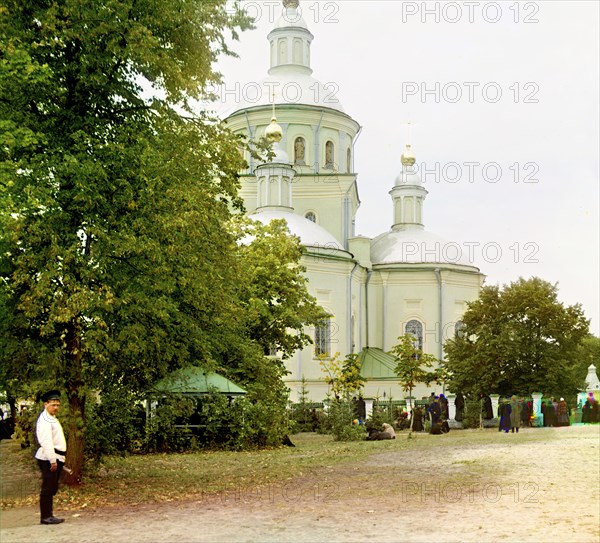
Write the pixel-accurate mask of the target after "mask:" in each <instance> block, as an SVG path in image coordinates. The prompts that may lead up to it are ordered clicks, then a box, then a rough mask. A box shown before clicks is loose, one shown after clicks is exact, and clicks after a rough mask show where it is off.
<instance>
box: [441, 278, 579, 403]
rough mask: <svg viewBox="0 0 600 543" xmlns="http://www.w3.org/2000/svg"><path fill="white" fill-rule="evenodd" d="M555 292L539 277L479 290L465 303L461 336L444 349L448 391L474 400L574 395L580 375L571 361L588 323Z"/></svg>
mask: <svg viewBox="0 0 600 543" xmlns="http://www.w3.org/2000/svg"><path fill="white" fill-rule="evenodd" d="M557 293H558V289H557V287H556V286H555V285H551V284H550V283H548V282H546V281H543V280H542V279H539V278H532V279H528V280H525V279H519V280H518V281H516V282H514V283H511V284H510V285H508V286H505V287H504V288H503V289H500V288H499V287H498V286H487V287H484V288H483V289H482V290H481V293H480V296H479V299H478V300H476V301H475V302H472V303H470V304H469V308H468V310H467V311H466V313H465V315H464V317H463V322H464V328H463V329H462V333H461V334H460V335H457V337H455V338H454V339H450V340H448V341H447V342H446V343H445V345H444V349H445V352H446V361H445V366H446V369H447V371H448V373H449V377H448V387H449V388H450V389H451V390H462V391H463V392H465V393H470V394H472V395H475V396H478V395H479V394H481V393H484V394H489V393H497V394H500V395H507V394H512V393H514V394H518V395H528V394H530V393H531V392H536V391H539V392H548V393H551V394H556V395H563V396H567V395H570V394H574V393H576V392H577V389H578V388H579V387H580V386H581V381H582V376H581V375H576V369H575V366H574V365H573V360H572V359H573V353H575V352H577V349H578V348H579V346H580V345H581V342H582V340H583V339H584V338H585V337H586V335H587V333H588V321H587V320H586V319H585V317H584V314H583V311H582V309H581V307H580V306H579V305H575V306H564V305H563V304H562V303H560V302H559V301H558V297H557ZM583 377H585V375H583Z"/></svg>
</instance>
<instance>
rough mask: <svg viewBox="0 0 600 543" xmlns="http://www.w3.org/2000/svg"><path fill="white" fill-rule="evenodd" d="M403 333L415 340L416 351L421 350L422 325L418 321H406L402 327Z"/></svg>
mask: <svg viewBox="0 0 600 543" xmlns="http://www.w3.org/2000/svg"><path fill="white" fill-rule="evenodd" d="M404 333H405V334H410V335H411V336H413V337H414V338H415V347H416V348H417V349H423V325H422V324H421V323H420V322H419V321H417V320H412V321H408V322H407V323H406V326H405V327H404Z"/></svg>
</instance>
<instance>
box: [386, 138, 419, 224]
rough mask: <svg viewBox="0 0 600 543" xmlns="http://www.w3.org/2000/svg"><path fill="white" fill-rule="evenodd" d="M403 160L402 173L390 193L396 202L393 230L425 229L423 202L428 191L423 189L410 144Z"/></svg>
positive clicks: (403, 155)
mask: <svg viewBox="0 0 600 543" xmlns="http://www.w3.org/2000/svg"><path fill="white" fill-rule="evenodd" d="M401 160H402V171H401V172H400V175H398V177H397V178H396V183H395V185H394V188H393V189H392V190H391V191H390V195H391V197H392V201H393V202H394V224H393V225H392V230H403V229H406V228H423V202H424V201H425V198H426V196H427V191H426V190H425V189H424V188H423V185H422V182H421V178H420V177H419V176H418V175H417V174H416V173H415V170H414V165H415V156H414V154H413V152H412V150H411V148H410V144H407V145H406V150H405V151H404V153H403V154H402V157H401Z"/></svg>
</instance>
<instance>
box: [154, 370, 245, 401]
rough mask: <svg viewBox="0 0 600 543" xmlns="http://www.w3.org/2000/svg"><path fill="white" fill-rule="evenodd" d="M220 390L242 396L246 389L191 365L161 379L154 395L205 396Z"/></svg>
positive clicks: (222, 392)
mask: <svg viewBox="0 0 600 543" xmlns="http://www.w3.org/2000/svg"><path fill="white" fill-rule="evenodd" d="M214 392H218V393H219V394H223V395H225V396H242V395H244V394H246V391H245V390H244V389H243V388H242V387H240V386H238V385H236V384H235V383H234V382H233V381H230V380H229V379H227V378H226V377H223V376H222V375H219V374H218V373H214V372H212V371H205V370H204V369H202V368H200V367H198V366H190V367H187V368H181V369H179V370H176V371H174V372H173V373H171V374H170V375H168V376H167V377H165V378H164V379H162V380H160V381H159V382H158V383H156V384H155V385H154V387H153V388H152V393H153V394H154V395H161V394H182V395H184V396H203V395H205V394H211V393H214Z"/></svg>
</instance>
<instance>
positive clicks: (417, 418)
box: [412, 406, 423, 432]
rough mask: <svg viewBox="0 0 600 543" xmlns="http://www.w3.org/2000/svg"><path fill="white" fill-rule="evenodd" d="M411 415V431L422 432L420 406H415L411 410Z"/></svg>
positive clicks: (421, 411)
mask: <svg viewBox="0 0 600 543" xmlns="http://www.w3.org/2000/svg"><path fill="white" fill-rule="evenodd" d="M412 416H413V418H414V420H413V421H412V429H413V431H415V432H422V431H423V410H422V409H421V408H420V407H418V406H415V407H414V409H413V410H412Z"/></svg>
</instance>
